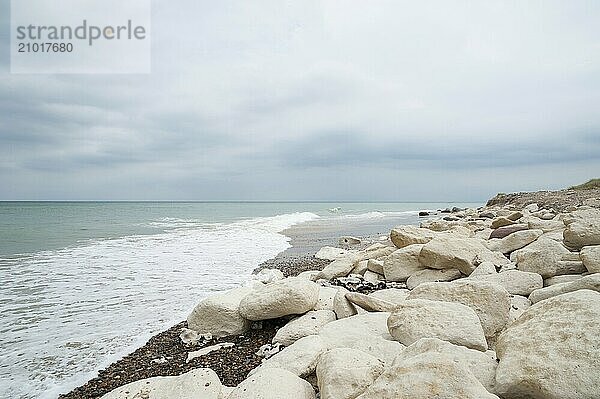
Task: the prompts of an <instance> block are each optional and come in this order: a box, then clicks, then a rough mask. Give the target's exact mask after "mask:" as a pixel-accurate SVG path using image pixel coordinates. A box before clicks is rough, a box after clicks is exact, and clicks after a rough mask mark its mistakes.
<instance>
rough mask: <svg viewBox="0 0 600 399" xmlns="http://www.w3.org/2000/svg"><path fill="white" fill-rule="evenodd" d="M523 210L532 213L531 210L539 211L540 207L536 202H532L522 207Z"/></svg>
mask: <svg viewBox="0 0 600 399" xmlns="http://www.w3.org/2000/svg"><path fill="white" fill-rule="evenodd" d="M523 210H524V211H527V212H529V213H532V212H537V211H539V210H540V207H539V206H538V204H536V203H533V204H529V205H527V206H526V207H524V208H523Z"/></svg>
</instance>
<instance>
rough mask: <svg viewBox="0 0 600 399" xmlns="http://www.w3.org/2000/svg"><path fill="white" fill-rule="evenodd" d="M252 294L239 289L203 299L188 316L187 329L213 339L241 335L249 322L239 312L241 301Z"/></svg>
mask: <svg viewBox="0 0 600 399" xmlns="http://www.w3.org/2000/svg"><path fill="white" fill-rule="evenodd" d="M251 292H252V289H251V288H248V287H240V288H234V289H232V290H229V291H225V292H222V293H219V294H216V295H213V296H210V297H208V298H205V299H203V300H202V301H201V302H200V303H199V304H198V305H196V307H195V308H194V310H193V311H192V313H191V314H190V315H189V316H188V318H187V322H188V327H189V328H190V329H192V330H194V331H197V332H199V333H200V334H211V335H212V336H213V337H216V338H219V337H225V336H228V335H238V334H243V333H244V332H245V331H246V330H248V328H250V322H249V321H248V320H247V319H246V318H244V317H243V316H242V315H241V314H240V312H239V306H240V302H241V300H242V299H243V298H244V297H245V296H246V295H248V294H250V293H251Z"/></svg>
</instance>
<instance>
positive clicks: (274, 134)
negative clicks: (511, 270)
mask: <svg viewBox="0 0 600 399" xmlns="http://www.w3.org/2000/svg"><path fill="white" fill-rule="evenodd" d="M9 16H10V8H9V1H7V0H0V54H2V56H1V57H0V200H327V201H341V200H354V201H483V200H486V199H487V198H490V197H491V196H493V195H494V194H495V193H497V192H513V191H530V190H538V189H558V188H563V187H567V186H570V185H573V184H577V183H581V182H584V181H586V180H588V179H590V178H593V177H600V24H599V23H598V20H600V2H598V1H595V0H590V1H579V0H575V1H551V0H544V1H526V2H525V1H522V0H518V1H485V2H482V1H420V2H417V1H398V0H394V1H380V0H374V1H368V2H366V1H354V0H344V1H343V2H342V1H337V0H329V1H313V0H302V1H285V0H273V1H247V0H246V1H198V0H168V1H167V0H154V1H153V8H152V28H151V36H152V56H151V58H152V65H151V66H152V72H151V73H150V74H129V75H109V74H89V75H85V74H80V75H51V74H46V75H43V74H42V75H38V74H36V75H33V74H31V75H28V74H24V75H17V74H10V67H9V49H10V48H9V46H10V43H9V37H10V17H9Z"/></svg>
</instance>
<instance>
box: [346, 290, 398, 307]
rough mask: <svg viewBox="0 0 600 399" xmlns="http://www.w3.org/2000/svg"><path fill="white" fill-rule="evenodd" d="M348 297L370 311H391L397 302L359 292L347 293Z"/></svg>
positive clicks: (355, 303)
mask: <svg viewBox="0 0 600 399" xmlns="http://www.w3.org/2000/svg"><path fill="white" fill-rule="evenodd" d="M346 299H348V300H349V301H350V302H352V303H353V304H354V305H357V306H360V307H361V308H363V309H364V310H366V311H368V312H391V311H392V310H394V308H395V307H396V304H395V303H392V302H388V301H386V300H383V299H377V298H374V297H372V296H369V295H365V294H361V293H358V292H348V293H346Z"/></svg>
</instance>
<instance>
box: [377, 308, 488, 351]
mask: <svg viewBox="0 0 600 399" xmlns="http://www.w3.org/2000/svg"><path fill="white" fill-rule="evenodd" d="M387 325H388V329H389V331H390V334H391V335H392V337H393V338H394V339H396V340H397V341H399V342H401V343H403V344H404V345H411V344H413V343H415V342H416V341H418V340H419V339H421V338H439V339H441V340H444V341H448V342H451V343H453V344H456V345H462V346H466V347H468V348H472V349H477V350H482V351H485V350H487V343H486V340H485V336H484V334H483V328H482V327H481V322H480V321H479V318H478V317H477V314H475V312H474V311H473V309H471V308H470V307H468V306H465V305H463V304H460V303H455V302H441V301H430V300H426V299H408V300H406V301H404V302H403V303H401V304H399V305H397V308H396V310H394V312H392V314H391V315H390V317H389V318H388V320H387Z"/></svg>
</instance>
